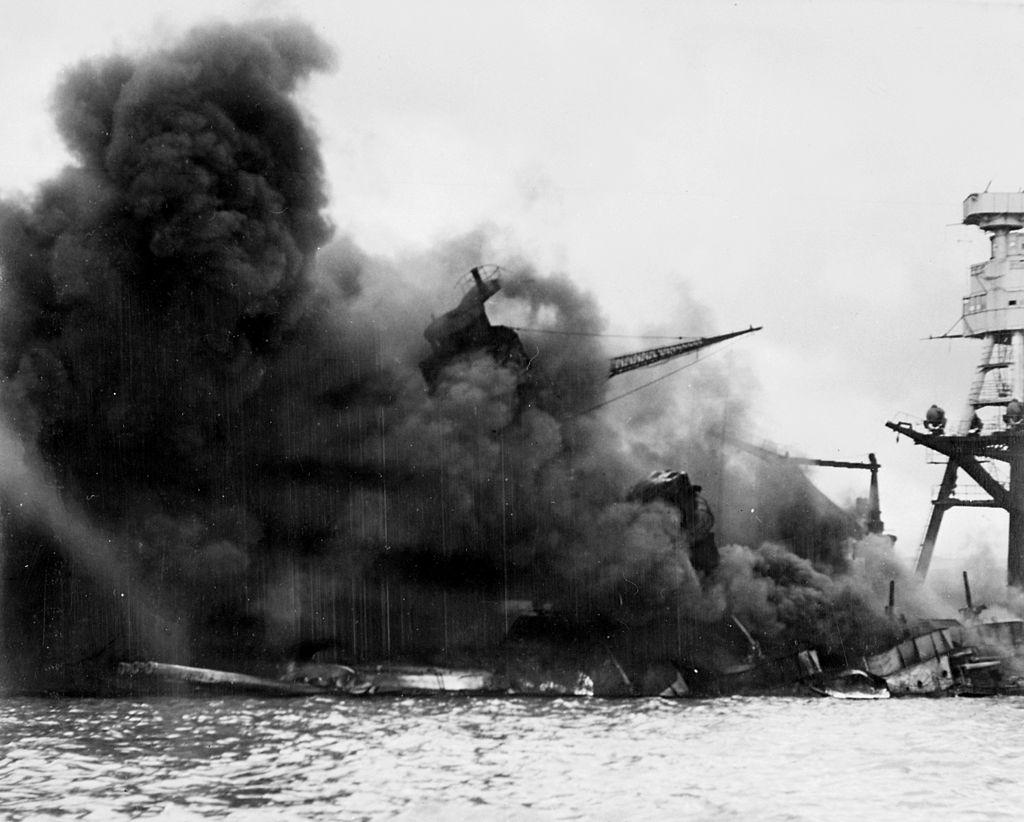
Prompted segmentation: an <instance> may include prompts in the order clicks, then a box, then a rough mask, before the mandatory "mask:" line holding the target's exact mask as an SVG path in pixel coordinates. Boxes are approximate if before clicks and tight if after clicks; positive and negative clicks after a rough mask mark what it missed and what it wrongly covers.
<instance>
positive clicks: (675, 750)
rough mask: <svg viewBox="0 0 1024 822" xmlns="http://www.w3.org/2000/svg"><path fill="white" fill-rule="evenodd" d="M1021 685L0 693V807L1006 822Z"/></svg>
mask: <svg viewBox="0 0 1024 822" xmlns="http://www.w3.org/2000/svg"><path fill="white" fill-rule="evenodd" d="M1022 726H1024V699H1010V698H1005V699H978V700H968V699H944V700H927V699H919V700H885V701H879V702H843V701H831V700H827V699H753V698H734V699H720V700H710V701H678V702H669V701H663V700H629V701H626V700H624V701H611V700H585V699H580V700H543V699H465V698H462V699H367V700H362V701H358V700H351V701H337V700H332V699H326V698H320V697H317V698H312V699H308V700H278V701H268V700H259V699H241V698H235V699H233V698H228V699H209V700H195V699H191V700H185V699H151V700H146V701H119V700H70V701H47V700H39V699H6V700H0V818H3V819H12V820H17V819H33V820H34V819H43V818H76V819H77V818H82V819H97V820H106V819H129V818H160V819H192V818H221V819H266V820H270V819H275V820H276V819H383V818H400V819H409V820H420V819H437V820H441V819H444V820H449V819H498V820H502V819H509V820H527V819H608V820H621V819H652V818H655V817H659V816H660V817H662V818H668V815H671V816H674V817H676V818H685V819H726V820H727V819H743V820H747V819H756V820H761V819H806V820H823V819H866V818H872V817H874V818H876V819H922V820H923V819H935V818H940V819H950V820H958V822H959V821H960V820H967V819H979V820H980V819H985V820H989V819H1013V820H1017V819H1020V818H1022V817H1024V745H1022V734H1021V728H1022Z"/></svg>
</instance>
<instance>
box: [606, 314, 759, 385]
mask: <svg viewBox="0 0 1024 822" xmlns="http://www.w3.org/2000/svg"><path fill="white" fill-rule="evenodd" d="M762 328H763V326H760V325H759V326H757V328H754V327H753V326H751V327H750V328H744V329H743V330H742V331H732V332H730V333H728V334H719V335H718V336H715V337H698V338H697V339H695V340H687V341H686V342H681V343H674V344H672V345H663V346H660V347H658V348H648V349H647V350H645V351H635V352H634V353H632V354H623V355H622V356H619V357H612V359H611V368H610V370H609V372H608V376H609V377H615V376H618V375H619V374H625V373H626V372H627V371H633V370H634V369H637V368H644V367H646V366H648V365H655V364H657V363H660V362H665V361H666V360H671V359H674V358H675V357H681V356H682V355H683V354H689V353H691V352H693V351H699V350H700V349H702V348H707V347H708V346H709V345H714V344H715V343H720V342H725V341H726V340H731V339H732V338H733V337H739V336H742V335H743V334H750V333H752V332H754V331H760V330H761V329H762Z"/></svg>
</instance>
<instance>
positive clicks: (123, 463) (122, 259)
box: [0, 23, 888, 664]
mask: <svg viewBox="0 0 1024 822" xmlns="http://www.w3.org/2000/svg"><path fill="white" fill-rule="evenodd" d="M331 62H332V58H331V53H330V50H329V49H328V48H327V47H326V46H325V45H324V44H323V43H322V42H321V41H320V40H318V39H317V37H316V36H315V35H314V34H313V33H312V32H311V31H310V30H309V29H308V27H305V26H303V25H299V24H282V23H273V24H271V23H265V24H263V23H261V24H254V25H248V26H240V27H237V26H236V27H226V26H212V27H205V28H201V29H198V30H196V31H194V32H192V33H191V34H189V35H188V36H187V37H186V38H185V39H184V40H183V41H182V42H180V43H179V44H177V45H175V46H173V47H170V48H167V49H165V50H162V51H159V52H155V53H151V54H145V55H142V56H134V57H132V56H129V57H114V58H109V59H105V60H100V61H94V62H88V63H84V64H82V65H80V66H78V67H76V68H74V69H72V70H71V71H69V72H68V74H67V76H66V78H65V79H64V81H63V83H62V85H61V86H60V88H59V89H58V92H57V95H56V110H57V122H58V127H59V129H60V132H61V134H62V136H63V137H64V139H65V141H66V142H67V144H68V147H69V149H70V150H71V151H72V153H73V155H74V157H75V158H76V163H75V164H74V165H73V166H71V167H69V168H68V169H66V170H65V171H64V172H63V173H62V174H61V175H60V176H59V177H58V178H57V179H55V180H53V181H50V182H48V183H47V184H45V185H44V186H43V187H42V188H41V189H40V191H39V192H38V194H37V195H36V196H35V198H34V199H33V200H32V201H31V202H28V203H13V202H8V203H3V204H2V205H0V264H2V266H3V281H2V288H3V294H2V299H0V358H2V359H0V364H2V367H3V378H4V383H3V393H2V401H3V408H4V412H5V414H6V416H7V418H8V420H9V421H10V424H11V426H12V427H13V428H14V429H15V430H16V431H17V432H18V434H19V436H20V437H21V440H22V442H23V443H24V445H25V447H26V448H28V449H30V450H32V451H33V452H36V451H37V452H38V454H39V456H40V458H41V460H42V462H43V463H45V464H46V465H47V466H48V469H47V470H48V472H49V473H50V475H51V476H50V483H51V485H56V486H59V488H60V490H61V492H62V494H63V495H64V496H65V497H67V498H68V499H72V500H75V501H76V505H77V506H80V508H81V512H82V513H81V517H80V518H82V519H89V520H92V521H94V522H95V523H97V524H98V526H99V527H102V528H104V529H105V530H106V532H108V533H110V534H112V535H113V537H112V538H111V539H112V540H114V541H116V544H117V551H119V552H120V555H121V556H122V557H123V559H124V562H125V563H126V564H127V565H128V566H130V567H132V568H136V569H138V570H137V574H138V576H139V577H140V578H141V579H140V582H139V585H140V586H143V585H144V586H147V587H148V588H149V589H150V590H156V591H160V592H161V596H162V601H163V602H164V604H165V606H166V607H165V609H164V611H165V612H166V611H167V610H170V611H172V612H176V613H177V614H178V619H179V622H180V626H182V627H183V629H187V632H188V633H189V636H190V641H189V642H185V643H183V644H184V645H188V646H189V648H190V650H189V651H188V653H187V654H186V656H187V658H185V659H181V660H179V661H194V662H203V663H206V664H217V663H222V664H229V663H233V664H238V663H239V660H240V659H249V660H252V659H269V658H271V657H272V655H273V654H274V653H278V652H282V651H283V649H285V648H286V647H287V646H288V644H289V643H294V642H297V641H298V640H300V639H302V638H306V637H309V636H318V637H325V636H326V637H328V638H330V639H332V640H333V641H334V642H336V644H337V645H338V647H339V648H341V649H342V651H343V652H344V654H346V655H347V657H348V658H367V657H372V656H373V655H375V654H377V655H379V654H382V653H391V654H392V655H396V656H401V655H402V654H403V653H404V654H406V655H408V656H410V657H412V656H414V655H415V654H416V653H421V652H422V649H437V648H439V649H441V651H439V653H440V652H442V651H443V653H444V654H445V656H444V659H445V660H451V659H452V658H453V656H452V655H453V654H456V653H457V652H458V650H459V649H460V648H462V647H468V646H469V645H470V644H473V643H475V644H476V646H477V647H479V646H481V645H482V644H486V643H487V642H491V643H492V644H493V643H494V642H500V639H501V636H502V634H503V632H504V630H505V629H507V627H508V622H509V619H510V616H509V611H508V608H509V606H508V604H507V603H509V602H512V601H519V600H522V601H525V602H533V603H535V604H537V605H543V604H550V605H551V606H552V607H553V608H554V609H556V610H557V611H559V612H562V613H568V614H572V615H574V617H576V618H578V619H579V620H580V621H581V622H585V621H587V620H605V621H606V622H607V623H608V624H614V625H618V626H620V627H621V626H626V627H627V628H632V627H641V626H644V625H648V624H651V623H652V622H657V621H658V620H664V619H665V618H667V617H666V615H671V616H672V618H673V619H682V618H685V619H687V620H689V621H691V622H705V623H711V622H714V621H718V620H722V619H724V618H726V617H727V616H728V614H730V613H735V614H737V615H739V616H740V617H741V618H743V619H744V620H746V621H747V622H749V623H750V625H751V627H752V629H753V630H754V631H756V632H757V634H758V636H759V637H761V638H763V639H765V640H768V641H773V640H777V641H778V642H779V643H780V646H782V647H785V646H787V643H789V644H791V645H793V646H796V645H798V644H799V643H800V642H819V643H823V644H824V645H826V646H831V645H835V644H836V642H837V636H838V637H839V641H840V642H841V641H842V636H843V635H845V636H846V637H847V638H848V640H849V637H851V636H854V635H856V636H857V637H859V640H857V641H856V642H855V644H856V645H857V647H860V646H866V645H867V644H869V638H870V637H875V638H877V637H878V636H881V635H884V634H885V633H886V630H887V628H886V625H885V624H882V622H881V621H880V619H881V618H880V617H879V616H878V615H879V614H880V602H881V601H882V597H883V596H884V595H883V594H882V593H880V590H881V583H878V584H874V583H867V582H864V581H863V580H861V579H859V578H857V577H856V576H855V575H854V574H852V572H850V569H848V568H845V566H842V563H840V562H838V561H837V560H836V561H833V560H835V551H834V550H832V549H830V551H829V552H826V553H828V557H829V559H830V561H829V562H827V563H825V565H827V566H829V568H830V569H832V570H835V569H836V568H838V569H839V570H842V571H846V572H850V573H848V576H847V578H846V579H844V580H840V581H837V580H836V579H834V578H833V577H831V576H829V575H826V574H825V573H824V572H823V570H824V568H823V566H822V564H821V563H819V564H818V565H817V566H816V565H814V564H812V563H811V562H810V561H808V560H806V559H800V558H798V557H796V556H794V555H793V554H792V553H790V552H789V551H787V550H786V549H785V548H782V547H779V546H775V545H764V546H762V547H759V548H755V549H750V548H744V547H740V546H731V547H728V548H727V549H726V550H724V551H723V562H722V565H721V567H720V568H719V569H718V570H717V571H715V572H714V574H712V575H711V576H709V577H708V576H702V575H701V574H699V573H698V572H697V571H695V570H694V568H693V566H692V565H691V563H690V561H689V556H688V553H687V551H686V550H685V547H683V546H682V545H681V541H680V534H679V514H678V511H674V510H672V509H671V508H668V507H666V506H661V505H650V506H640V505H638V504H634V503H627V502H623V501H622V500H623V499H624V493H625V491H626V489H627V488H628V487H629V486H630V485H632V484H633V483H634V482H635V481H637V480H638V479H639V478H641V477H643V476H644V475H646V474H647V473H649V472H650V471H651V470H652V469H656V468H684V469H686V470H689V471H690V472H691V474H692V475H693V476H694V477H695V479H696V480H697V481H699V482H702V484H704V485H705V488H706V491H707V492H708V493H709V496H711V498H712V501H713V503H714V502H717V501H719V500H722V499H724V498H725V496H726V491H727V490H728V491H729V492H730V493H731V494H732V495H733V499H738V498H739V497H741V496H743V494H745V493H747V492H746V491H745V490H743V489H744V488H748V487H750V483H747V485H743V483H742V482H741V481H740V480H741V479H742V478H743V477H744V476H746V474H745V473H744V471H742V470H737V469H736V467H735V466H734V465H733V464H732V460H731V458H726V457H724V456H723V453H724V452H723V448H722V445H723V442H724V440H725V439H726V438H727V437H728V436H730V435H732V434H731V432H733V431H735V430H736V429H742V428H743V427H744V425H745V420H746V418H747V414H748V413H749V403H748V395H749V393H750V388H749V381H748V380H746V379H742V377H743V375H742V374H741V375H740V376H741V379H740V380H737V379H736V372H735V370H730V369H727V368H724V367H719V366H717V365H716V364H715V363H702V364H701V365H700V366H697V367H696V368H694V369H692V370H691V372H690V373H691V374H692V375H693V376H692V378H691V379H690V381H689V382H688V390H687V391H685V392H683V394H682V397H680V395H679V394H678V392H676V393H674V392H673V391H672V390H669V388H668V385H667V383H662V384H660V385H658V386H656V387H654V388H653V389H652V390H651V391H650V392H649V393H646V394H645V395H643V398H642V399H641V398H640V396H639V395H634V396H633V397H632V398H630V399H628V400H626V401H624V402H623V403H621V404H619V405H617V406H616V407H615V408H614V410H610V411H609V412H602V413H599V414H594V413H589V412H590V411H591V409H593V408H594V407H595V406H597V405H599V404H601V403H602V402H603V401H604V400H605V399H606V398H607V394H606V375H607V368H608V361H607V357H608V352H607V351H605V350H604V348H603V347H602V346H601V345H600V344H599V343H598V342H597V339H598V338H597V337H596V336H593V335H596V334H598V333H600V332H601V331H603V330H604V328H605V324H604V321H603V318H602V317H601V314H600V311H599V309H598V307H597V305H596V304H595V303H594V301H593V299H592V298H591V297H589V296H588V295H586V294H585V293H583V292H582V291H581V290H580V289H579V288H577V287H576V286H575V285H574V284H573V283H572V282H571V281H570V280H569V279H568V278H567V277H565V276H562V275H542V274H541V273H539V272H537V271H535V270H534V269H533V268H532V267H531V265H530V264H529V263H528V262H525V261H512V262H510V263H508V264H507V265H506V268H507V270H506V272H505V276H504V288H503V291H502V292H501V294H500V296H499V297H497V298H496V299H495V300H493V301H492V302H493V303H494V305H492V306H490V309H491V310H492V313H493V315H494V316H495V318H496V321H501V322H505V323H507V324H509V325H514V326H517V327H520V328H523V329H529V330H523V331H522V332H521V336H522V338H523V342H524V345H525V347H526V350H527V353H528V355H529V357H530V364H529V368H528V369H527V372H526V375H525V378H523V377H522V376H521V375H517V374H516V373H515V372H514V371H513V370H511V369H509V368H505V367H502V366H501V365H499V364H497V363H495V362H494V361H493V360H492V359H491V358H490V357H488V356H486V355H484V354H480V353H477V354H475V355H474V354H468V355H467V356H465V357H463V358H461V359H459V360H457V361H455V362H453V363H452V364H451V365H450V366H449V367H448V368H447V369H446V371H445V372H444V374H443V375H442V378H441V380H440V383H439V384H438V385H437V386H436V387H435V389H434V390H433V391H428V390H427V388H426V386H425V385H424V382H423V378H422V375H421V374H420V370H419V368H418V363H419V362H420V360H421V359H423V358H424V357H425V356H426V354H427V344H426V341H425V340H424V339H423V337H422V331H423V328H424V327H425V325H426V324H427V322H428V321H429V319H430V318H429V315H428V313H427V307H428V306H435V307H436V309H437V310H440V311H444V310H447V309H449V308H451V307H452V305H454V304H455V303H456V302H457V301H458V299H459V297H460V296H461V292H460V291H458V290H457V289H453V288H452V280H453V277H454V276H455V275H457V274H458V273H460V272H465V271H468V270H469V268H471V267H472V266H474V265H477V264H479V263H481V262H482V261H486V260H488V259H492V254H493V252H492V251H491V249H490V247H489V242H488V232H487V231H486V230H480V231H477V232H473V233H470V234H467V235H466V236H464V237H461V238H457V239H454V240H451V241H449V242H447V243H441V244H439V245H438V247H437V248H435V249H432V250H431V251H429V252H426V253H422V254H417V255H408V256H406V257H403V258H400V259H397V260H383V259H375V258H373V257H371V256H369V255H367V254H365V253H363V252H362V251H361V250H360V249H358V248H357V247H356V246H355V245H354V244H353V243H352V242H351V241H349V240H347V239H345V238H340V239H336V240H334V241H333V242H329V240H330V239H331V236H332V231H331V227H330V225H329V223H328V222H327V221H326V219H325V218H324V216H323V213H322V209H323V207H324V205H325V202H326V198H325V194H324V180H323V169H322V165H321V162H320V158H319V154H318V150H317V140H316V137H315V135H314V134H313V133H312V131H311V130H310V128H309V126H308V124H307V121H306V119H305V118H304V117H303V115H302V113H301V112H300V111H299V109H298V108H297V106H296V104H295V102H294V100H293V93H294V92H295V90H296V89H297V87H298V86H299V84H300V83H302V82H303V81H304V80H305V79H307V78H308V77H309V76H310V75H311V73H313V72H316V71H322V70H324V69H327V68H329V67H330V65H331ZM697 319H700V318H697V317H694V320H695V324H696V325H699V323H697V322H696V320H697ZM674 330H675V329H674ZM711 330H712V329H710V328H705V327H700V328H696V327H694V329H693V331H694V333H709V332H710V331H711ZM566 331H572V332H574V333H573V334H566V333H564V332H566ZM546 332H559V333H546ZM737 384H742V386H743V387H742V389H740V388H737ZM13 493H14V492H13V491H12V486H11V485H10V484H7V485H6V486H5V495H6V496H7V498H8V499H11V498H12V495H13ZM744 506H745V507H746V508H747V509H749V508H750V506H749V504H747V503H746V501H744V502H743V503H742V504H740V506H739V507H744ZM76 510H78V509H77V508H76ZM794 516H797V517H799V516H800V513H799V512H797V513H796V514H794ZM12 527H14V526H12ZM734 530H735V529H734ZM840 536H841V535H840ZM22 541H23V542H25V543H26V544H27V542H29V541H25V540H22ZM838 541H839V540H838V539H837V542H838ZM59 542H60V543H61V546H60V547H61V548H62V549H63V551H64V553H65V560H64V561H65V562H68V561H69V560H68V559H67V556H68V555H70V556H71V557H72V560H73V555H74V550H73V548H69V545H68V544H67V543H68V540H59ZM14 543H15V544H17V539H15V540H14ZM71 543H73V540H72V541H71ZM26 550H28V549H26ZM52 563H54V568H56V569H57V571H59V570H60V567H61V566H60V563H59V562H58V561H57V560H52ZM885 572H886V573H888V569H885ZM879 573H882V571H880V572H879ZM23 582H24V591H23V592H22V594H21V596H22V600H23V601H24V602H25V603H26V605H25V609H27V610H31V608H32V607H33V604H35V605H39V606H40V607H42V606H41V603H42V602H43V601H44V600H45V597H44V596H43V592H42V591H41V590H40V589H39V587H38V586H36V588H35V589H33V586H32V584H31V583H30V582H29V581H27V580H24V581H23ZM33 596H35V597H36V599H35V600H33ZM94 599H96V605H95V608H96V610H97V611H102V609H103V607H106V606H104V605H103V603H102V601H101V598H99V597H96V598H94ZM114 633H115V634H116V632H114ZM114 639H115V640H116V641H117V642H118V643H119V646H118V648H117V650H118V652H119V653H122V654H127V653H152V652H154V646H153V643H149V644H148V646H147V645H145V644H144V645H143V646H142V647H136V646H132V645H131V644H130V643H128V644H126V643H125V641H122V639H119V638H118V637H117V636H115V637H114ZM858 643H859V644H858ZM83 650H86V651H87V650H89V649H87V648H86V649H83ZM182 653H185V652H182Z"/></svg>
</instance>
